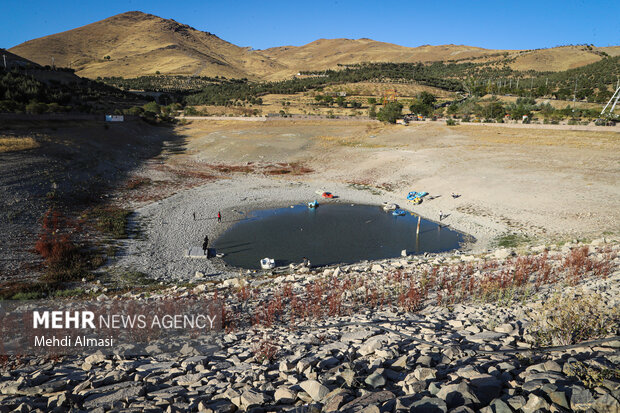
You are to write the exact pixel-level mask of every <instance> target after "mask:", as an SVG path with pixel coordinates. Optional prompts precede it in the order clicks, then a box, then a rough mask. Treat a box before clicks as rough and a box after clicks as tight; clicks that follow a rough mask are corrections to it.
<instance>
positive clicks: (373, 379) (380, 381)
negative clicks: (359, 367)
mask: <svg viewBox="0 0 620 413" xmlns="http://www.w3.org/2000/svg"><path fill="white" fill-rule="evenodd" d="M364 382H365V383H366V384H367V385H369V386H370V387H373V388H375V389H376V388H378V387H383V386H385V377H383V376H382V375H381V374H379V373H377V372H375V373H372V374H371V375H370V376H368V377H366V380H364Z"/></svg>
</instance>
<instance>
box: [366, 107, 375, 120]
mask: <svg viewBox="0 0 620 413" xmlns="http://www.w3.org/2000/svg"><path fill="white" fill-rule="evenodd" d="M368 117H369V118H370V119H375V118H376V117H377V106H376V105H374V104H371V105H370V109H368Z"/></svg>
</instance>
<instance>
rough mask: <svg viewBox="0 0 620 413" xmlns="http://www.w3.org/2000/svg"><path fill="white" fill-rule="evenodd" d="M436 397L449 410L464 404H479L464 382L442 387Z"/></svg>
mask: <svg viewBox="0 0 620 413" xmlns="http://www.w3.org/2000/svg"><path fill="white" fill-rule="evenodd" d="M437 397H439V398H440V399H442V400H444V401H445V402H446V404H447V405H448V407H449V408H451V409H452V408H454V407H457V406H463V405H465V404H470V403H479V400H478V397H477V396H476V395H475V394H474V393H473V392H472V390H471V389H470V387H469V385H467V383H465V382H461V383H458V384H448V385H445V386H443V387H442V388H441V389H440V390H439V392H438V393H437Z"/></svg>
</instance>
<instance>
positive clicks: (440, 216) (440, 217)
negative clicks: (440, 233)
mask: <svg viewBox="0 0 620 413" xmlns="http://www.w3.org/2000/svg"><path fill="white" fill-rule="evenodd" d="M442 219H443V211H441V210H440V211H439V222H441V220H442Z"/></svg>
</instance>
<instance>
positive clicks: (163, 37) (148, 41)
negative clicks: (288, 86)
mask: <svg viewBox="0 0 620 413" xmlns="http://www.w3.org/2000/svg"><path fill="white" fill-rule="evenodd" d="M11 52H13V53H15V54H18V55H20V56H24V57H26V58H28V59H30V60H32V61H34V62H37V63H39V64H50V62H51V58H52V56H53V57H54V59H55V62H56V65H58V66H65V67H72V68H74V69H76V71H77V72H76V73H77V74H78V75H80V76H85V77H90V78H94V77H97V76H123V77H136V76H141V75H152V74H155V73H156V72H157V71H159V72H160V73H162V74H184V75H203V76H215V75H220V76H226V77H236V78H241V77H254V76H253V75H252V73H260V72H272V71H276V70H279V69H281V67H279V65H278V64H276V63H274V62H271V61H270V60H269V59H268V58H265V57H264V56H261V55H260V54H258V53H251V52H250V51H249V50H247V49H245V48H242V47H239V46H235V45H233V44H231V43H228V42H226V41H224V40H222V39H220V38H219V37H217V36H215V35H213V34H211V33H207V32H202V31H199V30H196V29H194V28H192V27H190V26H187V25H183V24H180V23H177V22H176V21H174V20H167V19H162V18H160V17H157V16H153V15H151V14H145V13H142V12H137V11H134V12H127V13H123V14H119V15H116V16H113V17H110V18H107V19H105V20H101V21H98V22H95V23H92V24H89V25H86V26H83V27H79V28H77V29H73V30H69V31H66V32H62V33H57V34H54V35H51V36H46V37H42V38H39V39H34V40H30V41H28V42H25V43H22V44H20V45H18V46H15V47H13V48H12V49H11ZM106 56H110V59H109V60H108V59H106Z"/></svg>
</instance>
